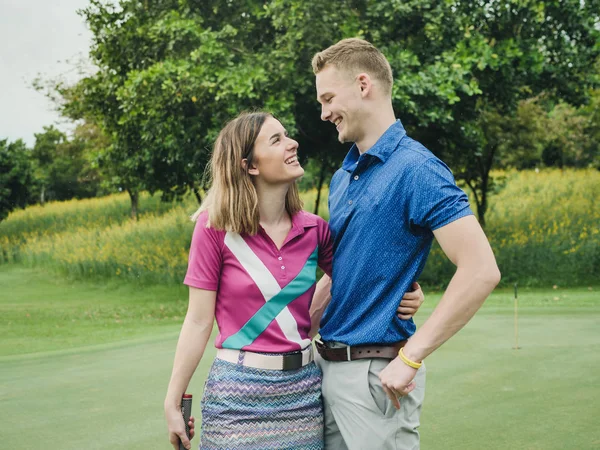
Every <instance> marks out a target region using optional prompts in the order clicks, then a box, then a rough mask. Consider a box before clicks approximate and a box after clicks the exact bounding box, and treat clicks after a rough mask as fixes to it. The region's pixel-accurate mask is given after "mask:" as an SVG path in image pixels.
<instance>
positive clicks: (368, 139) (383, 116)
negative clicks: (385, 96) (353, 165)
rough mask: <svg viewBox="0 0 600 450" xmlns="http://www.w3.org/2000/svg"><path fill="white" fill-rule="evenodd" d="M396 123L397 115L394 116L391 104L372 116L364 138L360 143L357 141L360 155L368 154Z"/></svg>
mask: <svg viewBox="0 0 600 450" xmlns="http://www.w3.org/2000/svg"><path fill="white" fill-rule="evenodd" d="M395 122H396V115H395V114H394V109H393V108H392V104H391V102H390V104H389V105H386V107H385V108H382V109H381V110H380V111H377V112H375V113H374V114H373V115H371V117H370V118H369V121H368V124H367V126H366V131H365V134H364V137H363V138H362V139H361V140H360V141H356V147H358V151H359V152H360V154H361V155H362V154H363V153H365V152H368V151H369V150H370V149H371V147H373V146H374V145H375V143H376V142H377V141H378V140H379V138H380V137H381V136H383V134H384V133H385V132H386V131H387V130H388V128H389V127H391V126H392V125H393V124H394V123H395Z"/></svg>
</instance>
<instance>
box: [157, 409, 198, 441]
mask: <svg viewBox="0 0 600 450" xmlns="http://www.w3.org/2000/svg"><path fill="white" fill-rule="evenodd" d="M165 416H166V418H167V427H168V429H169V442H171V445H172V446H173V448H174V449H175V450H179V440H180V439H181V442H182V443H183V446H184V447H185V448H187V449H190V448H192V444H191V442H190V440H191V439H192V438H193V437H194V435H195V434H196V433H195V430H194V427H195V425H194V422H195V421H196V419H195V418H194V417H190V421H189V422H188V426H189V427H190V438H189V439H188V437H187V435H186V434H185V424H184V422H183V416H182V415H181V411H177V410H176V409H175V410H168V411H166V410H165Z"/></svg>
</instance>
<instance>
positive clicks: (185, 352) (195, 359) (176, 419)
mask: <svg viewBox="0 0 600 450" xmlns="http://www.w3.org/2000/svg"><path fill="white" fill-rule="evenodd" d="M216 297H217V293H216V291H207V290H204V289H196V288H193V287H190V297H189V304H188V310H187V314H186V315H185V320H184V321H183V326H182V327H181V333H180V334H179V341H178V342H177V349H176V351H175V361H174V363H173V372H172V374H171V381H170V382H169V388H168V389H167V396H166V398H165V405H164V407H165V416H166V418H167V426H168V428H169V441H170V442H171V444H172V445H173V448H175V449H178V448H179V447H178V440H179V439H181V441H182V443H183V445H184V446H185V448H187V449H189V448H190V447H191V444H190V441H189V439H188V438H187V436H186V434H185V424H184V422H183V417H182V415H181V397H182V395H183V394H184V393H185V390H186V389H187V386H188V384H189V382H190V379H191V378H192V375H193V374H194V371H195V370H196V367H198V363H199V362H200V359H201V358H202V355H203V354H204V350H205V348H206V343H207V342H208V339H209V338H210V334H211V332H212V328H213V323H214V320H215V302H216Z"/></svg>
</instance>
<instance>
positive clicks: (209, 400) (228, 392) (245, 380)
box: [200, 359, 323, 450]
mask: <svg viewBox="0 0 600 450" xmlns="http://www.w3.org/2000/svg"><path fill="white" fill-rule="evenodd" d="M200 449H202V450H213V449H219V450H223V449H244V450H259V449H260V450H267V449H277V450H281V449H286V450H292V449H294V450H300V449H302V450H313V449H314V450H321V449H323V406H322V401H321V370H320V369H319V367H318V366H317V365H316V364H315V363H314V362H312V363H310V364H308V365H306V366H304V367H302V368H300V369H298V370H289V371H280V370H263V369H254V368H251V367H245V366H242V365H241V364H234V363H230V362H227V361H223V360H221V359H215V361H214V363H213V365H212V367H211V370H210V373H209V375H208V378H207V380H206V385H205V388H204V397H203V399H202V431H201V436H200Z"/></svg>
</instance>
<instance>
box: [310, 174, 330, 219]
mask: <svg viewBox="0 0 600 450" xmlns="http://www.w3.org/2000/svg"><path fill="white" fill-rule="evenodd" d="M326 167H327V164H325V163H323V164H321V170H320V171H319V181H318V183H317V200H316V201H315V210H314V211H313V213H314V214H319V203H321V189H322V188H323V183H324V181H325V169H326Z"/></svg>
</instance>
